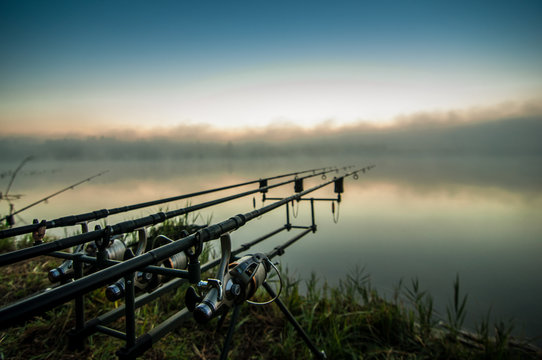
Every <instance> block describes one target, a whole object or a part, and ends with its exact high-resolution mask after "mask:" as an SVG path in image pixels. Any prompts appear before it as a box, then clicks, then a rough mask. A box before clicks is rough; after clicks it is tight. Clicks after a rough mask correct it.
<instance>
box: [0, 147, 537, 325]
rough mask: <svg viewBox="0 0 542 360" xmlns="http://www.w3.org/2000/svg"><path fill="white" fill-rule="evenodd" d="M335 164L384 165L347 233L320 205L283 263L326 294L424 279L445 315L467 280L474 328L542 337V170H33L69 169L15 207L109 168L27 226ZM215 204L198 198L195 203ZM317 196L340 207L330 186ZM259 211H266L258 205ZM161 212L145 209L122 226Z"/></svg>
mask: <svg viewBox="0 0 542 360" xmlns="http://www.w3.org/2000/svg"><path fill="white" fill-rule="evenodd" d="M337 163H339V164H341V165H343V164H344V165H348V164H360V165H362V166H364V165H368V164H370V163H376V165H377V167H376V168H375V169H374V170H373V171H371V172H370V173H368V174H367V175H364V176H361V177H360V179H359V180H358V181H353V180H352V179H348V180H347V181H346V182H345V194H344V197H343V202H342V204H341V209H340V221H339V224H337V225H336V224H334V223H333V220H332V214H331V209H330V205H329V204H328V203H321V204H317V208H316V221H317V224H318V232H317V233H316V234H314V235H309V236H308V237H306V238H304V239H303V240H301V241H300V242H299V243H296V244H295V245H294V246H292V247H291V248H289V249H288V250H287V252H286V254H285V255H284V256H283V257H282V258H281V262H282V264H283V266H284V267H288V269H289V270H290V271H291V272H293V273H295V274H297V275H299V276H301V277H303V278H308V277H309V275H310V273H311V272H313V271H314V272H315V273H316V274H317V276H319V277H320V278H321V279H323V280H326V281H328V282H329V283H336V282H337V281H339V280H340V279H341V278H342V277H344V276H345V274H347V273H348V272H349V271H351V270H352V269H353V268H355V267H356V266H359V267H364V268H365V269H366V271H367V272H368V273H370V274H371V279H372V282H373V285H375V286H376V287H377V289H379V290H380V291H382V292H385V293H387V294H388V295H390V296H391V293H392V291H393V288H394V286H395V285H396V284H397V283H398V281H399V279H401V278H403V279H405V280H406V282H407V283H408V282H409V280H410V279H412V278H415V277H417V278H419V280H420V282H421V284H422V286H423V287H425V288H426V289H427V290H429V291H430V292H431V293H432V294H433V295H434V297H435V302H436V304H437V311H439V312H440V313H441V315H442V316H444V314H445V313H444V311H445V306H446V304H447V303H449V301H450V299H451V295H452V282H453V279H454V278H455V276H456V274H459V276H460V278H461V285H462V288H463V291H465V292H467V293H468V294H469V308H468V309H469V314H470V318H469V320H470V323H471V324H472V321H477V320H479V319H481V317H482V316H484V315H485V313H486V311H487V310H488V309H490V308H491V309H492V312H493V314H494V315H495V316H496V317H497V318H501V319H508V318H514V319H516V328H517V330H518V331H519V332H520V333H521V332H523V331H524V332H525V333H526V334H527V335H531V336H533V335H540V330H539V329H541V328H542V309H541V308H540V306H539V304H540V303H541V302H542V289H541V288H540V285H539V284H540V283H541V280H542V275H540V274H542V265H541V264H540V261H539V259H538V258H539V256H540V254H541V253H542V224H541V222H540V219H541V218H542V206H541V205H542V165H541V162H540V161H539V159H536V158H444V159H443V158H427V157H426V158H410V159H405V158H401V159H397V158H380V159H373V161H368V160H365V159H360V158H354V157H353V158H350V159H344V158H342V159H339V160H338V159H333V158H320V159H304V158H297V159H290V160H288V161H284V159H271V160H266V161H248V160H247V161H242V162H235V161H233V160H228V161H224V162H214V161H181V160H180V161H167V162H153V161H140V162H138V161H132V162H101V163H98V162H79V163H68V162H56V163H51V162H49V163H39V162H35V163H34V164H32V165H33V166H34V167H35V169H34V170H36V171H39V170H44V169H53V168H54V169H60V170H59V171H56V172H48V173H47V172H42V173H41V174H42V175H39V176H30V175H27V176H21V178H20V179H18V181H17V183H16V184H14V189H16V191H17V192H20V193H24V194H25V195H26V196H25V198H23V199H21V200H19V202H17V203H16V208H17V207H19V208H20V207H22V206H24V205H26V201H28V202H31V201H33V200H34V199H37V198H40V197H43V196H44V195H47V194H48V193H51V192H54V191H56V190H58V189H59V188H61V187H63V186H65V185H66V184H69V183H71V182H74V181H77V180H78V179H80V178H81V177H85V176H87V175H91V174H93V173H95V172H97V171H100V170H105V169H109V170H110V172H109V173H108V175H107V176H104V177H101V178H98V179H95V181H92V182H91V183H89V184H85V185H83V186H81V187H79V188H77V189H76V190H74V191H73V192H72V193H67V194H66V195H63V196H59V197H57V198H54V199H53V200H51V201H50V203H49V204H46V205H41V206H37V207H35V208H33V209H31V210H29V211H28V212H25V213H23V214H22V215H23V217H24V218H25V219H26V220H27V221H28V220H31V219H32V218H38V219H51V218H55V217H59V216H63V215H67V214H69V213H79V212H86V211H89V210H96V209H101V208H112V207H117V206H122V205H127V204H132V203H137V202H142V201H148V200H154V199H157V198H163V197H169V196H173V195H178V194H183V193H187V192H193V191H198V190H202V189H206V188H212V187H217V186H223V185H227V184H233V183H237V182H241V181H246V180H252V179H255V178H259V177H265V176H272V175H275V174H277V173H284V172H288V171H291V170H293V169H298V170H300V169H306V168H309V167H318V166H329V165H332V164H337ZM9 165H10V164H2V167H3V168H4V167H6V168H7V167H9ZM2 170H4V169H2ZM317 183H318V179H313V180H311V181H309V182H308V183H307V184H306V188H308V187H309V186H310V185H311V184H313V185H314V184H317ZM249 188H250V187H249ZM252 188H254V187H252ZM292 188H293V186H292ZM291 190H292V189H285V190H276V191H273V193H272V194H271V195H273V196H274V195H277V196H279V195H286V194H288V193H289V192H291ZM234 192H235V190H234V191H227V192H222V193H220V195H224V196H225V195H227V194H231V193H234ZM215 196H216V194H214V195H208V196H203V197H198V198H194V199H192V200H190V203H192V204H195V203H199V202H203V201H206V200H210V199H212V198H214V197H215ZM315 196H333V194H332V187H330V188H329V189H325V190H322V191H319V192H318V193H315ZM257 203H258V205H260V204H261V202H260V199H259V197H257ZM186 204H187V201H181V202H178V203H172V204H169V205H166V206H162V207H161V208H162V209H164V208H168V209H176V208H179V207H182V206H185V205H186ZM2 205H3V204H2ZM299 207H300V209H299V210H300V217H299V218H298V219H296V222H297V223H299V224H308V223H310V219H309V218H308V211H307V210H308V203H307V202H302V203H300V204H299ZM251 208H252V197H250V198H245V199H239V200H236V201H233V202H231V203H227V204H223V205H220V206H217V207H215V208H212V209H210V210H205V211H202V212H201V218H200V219H199V220H198V221H203V220H202V219H212V221H213V222H217V221H221V220H224V219H226V218H228V217H230V216H232V215H234V214H237V213H240V212H246V211H249V210H251ZM159 210H160V207H153V208H150V209H145V210H138V211H136V212H133V213H130V214H128V215H125V217H127V218H135V217H139V216H145V215H148V214H151V213H154V212H156V211H159ZM0 211H2V212H4V211H6V209H4V208H2V209H1V210H0ZM123 218H124V217H120V216H117V217H114V218H112V219H110V220H109V221H110V222H116V221H120V220H121V219H123ZM284 218H285V215H284V211H283V210H279V211H277V212H275V213H273V214H270V216H266V217H264V218H262V219H260V220H256V221H254V223H253V224H252V223H251V224H249V226H247V227H246V228H243V229H240V230H238V231H236V232H235V233H234V234H233V240H234V243H236V244H241V243H243V242H246V241H249V240H252V239H253V238H254V237H256V236H258V235H261V234H263V233H265V232H267V231H271V230H273V229H274V228H276V227H278V226H280V225H282V224H283V223H284ZM60 235H62V234H60ZM291 236H292V234H288V233H284V234H281V235H280V236H279V237H277V238H276V239H273V240H271V241H270V242H266V243H264V244H263V245H260V246H259V247H258V248H256V249H255V251H267V250H270V249H272V248H273V247H274V246H276V245H278V244H280V243H281V242H283V241H285V240H286V239H288V238H289V237H291Z"/></svg>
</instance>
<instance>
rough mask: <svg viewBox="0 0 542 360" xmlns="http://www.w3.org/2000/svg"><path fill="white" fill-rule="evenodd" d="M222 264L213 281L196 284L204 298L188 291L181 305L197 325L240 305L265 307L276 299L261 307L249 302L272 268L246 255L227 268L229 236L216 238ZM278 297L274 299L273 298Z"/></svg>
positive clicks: (263, 259)
mask: <svg viewBox="0 0 542 360" xmlns="http://www.w3.org/2000/svg"><path fill="white" fill-rule="evenodd" d="M220 241H221V243H220V244H221V250H222V260H221V262H220V266H219V270H218V273H217V278H216V279H208V280H207V281H200V282H199V283H198V284H197V287H198V288H199V289H201V290H204V291H206V294H205V296H200V295H198V293H197V291H196V289H194V288H193V287H190V288H188V290H187V291H186V294H185V303H186V307H187V308H188V310H189V311H191V312H192V313H193V315H194V319H195V320H196V321H197V322H198V323H206V322H208V321H209V320H211V319H212V318H213V317H215V316H216V315H219V314H223V313H225V312H227V311H228V310H229V309H230V308H231V307H232V306H234V305H239V304H241V303H243V302H244V301H246V302H249V303H252V304H268V303H271V302H272V301H274V300H275V299H276V297H275V298H274V299H272V300H270V301H267V302H265V303H254V302H251V301H250V300H249V299H250V298H251V297H252V296H253V295H254V294H255V293H256V290H257V289H258V287H259V286H260V285H261V284H263V282H264V281H265V280H266V278H267V274H268V272H269V271H270V270H271V268H272V267H273V268H274V269H275V270H276V271H277V273H278V270H277V269H276V267H275V265H274V264H273V263H272V262H271V261H270V260H269V259H268V258H267V256H265V255H264V254H261V253H258V254H253V255H246V256H243V257H242V258H240V259H238V260H236V261H234V262H232V263H230V264H227V263H228V262H229V259H230V256H231V239H230V235H229V234H224V235H222V236H221V237H220ZM277 297H278V295H277Z"/></svg>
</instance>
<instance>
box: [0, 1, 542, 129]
mask: <svg viewBox="0 0 542 360" xmlns="http://www.w3.org/2000/svg"><path fill="white" fill-rule="evenodd" d="M540 44H542V2H541V1H539V0H534V1H531V0H521V1H434V0H433V1H386V0H384V1H363V0H359V1H316V0H313V1H259V0H252V1H235V0H230V1H211V0H207V1H168V0H162V1H137V0H135V1H134V0H132V1H57V0H51V1H25V0H16V1H7V0H0V135H2V134H3V135H4V136H15V135H37V136H66V135H73V136H77V135H97V134H106V135H111V134H114V133H116V132H119V133H120V132H123V131H124V132H126V131H128V132H130V131H131V132H132V133H134V134H136V133H137V134H144V133H153V132H154V133H167V132H168V131H169V130H170V129H179V128H180V129H186V131H187V132H190V131H197V130H198V129H201V128H202V127H206V128H212V129H214V130H216V131H218V132H220V131H221V130H223V131H230V132H232V131H233V132H235V131H237V132H242V131H245V130H246V129H261V128H264V129H265V128H268V127H277V126H279V127H285V128H286V127H289V126H296V127H302V128H315V127H320V128H321V127H322V126H324V127H344V126H351V125H352V124H358V123H368V124H375V125H379V124H389V123H390V122H393V121H396V120H397V119H401V118H405V117H409V116H412V114H419V113H429V114H435V113H439V112H442V113H447V112H450V111H454V110H461V111H470V110H472V109H494V108H501V109H503V108H507V107H508V106H507V105H506V104H511V105H510V106H515V107H521V106H522V104H525V103H530V104H532V103H537V102H538V101H539V100H540V99H542V46H541V45H540ZM503 104H504V105H503Z"/></svg>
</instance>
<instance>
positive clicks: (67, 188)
mask: <svg viewBox="0 0 542 360" xmlns="http://www.w3.org/2000/svg"><path fill="white" fill-rule="evenodd" d="M19 168H20V167H19ZM17 170H18V169H17ZM108 171H109V170H105V171H102V172H100V173H98V174H95V175H92V176H90V177H88V178H86V179H83V180H81V181H79V182H77V183H75V184H73V185H70V186H67V187H65V188H64V189H61V190H59V191H57V192H55V193H53V194H51V195H48V196H46V197H44V198H42V199H40V200H38V201H36V202H33V203H32V204H30V205H27V206H25V207H24V208H22V209H19V210H17V211H15V212H10V214H9V215H7V216H5V217H3V218H2V219H0V221H4V220H7V222H8V224H9V225H13V224H14V223H15V221H14V220H13V216H14V215H17V214H19V213H21V212H23V211H25V210H28V209H30V208H31V207H34V206H36V205H38V204H39V203H42V202H44V201H47V200H49V199H50V198H52V197H55V196H57V195H59V194H62V193H63V192H65V191H68V190H72V189H73V188H74V187H76V186H79V185H81V184H83V183H85V182H87V181H90V180H92V179H94V178H96V177H98V176H101V175H103V174H105V173H107V172H108ZM10 185H11V183H10ZM39 226H40V224H33V225H29V227H31V228H32V230H31V231H34V230H35V229H37V228H38V227H39ZM26 232H29V231H26ZM26 232H23V233H22V234H24V233H26ZM8 236H9V235H8ZM8 236H5V237H8ZM2 238H4V237H3V236H2V235H0V239H2Z"/></svg>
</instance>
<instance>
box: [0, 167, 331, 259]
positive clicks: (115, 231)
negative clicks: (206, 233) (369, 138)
mask: <svg viewBox="0 0 542 360" xmlns="http://www.w3.org/2000/svg"><path fill="white" fill-rule="evenodd" d="M332 171H337V170H336V169H330V170H324V171H320V172H315V173H313V174H310V175H306V176H303V177H299V178H295V179H291V180H286V181H283V182H281V183H277V184H273V185H268V186H264V187H259V188H258V189H254V190H249V191H245V192H242V193H239V194H235V195H230V196H226V197H223V198H219V199H215V200H211V201H207V202H204V203H200V204H196V205H192V206H188V207H185V208H181V209H177V210H172V211H168V212H158V213H155V214H152V215H149V216H146V217H142V218H139V219H135V220H127V221H123V222H120V223H118V224H115V225H112V226H107V227H105V228H104V229H96V230H94V231H89V232H86V233H83V234H79V235H73V236H69V237H66V238H64V239H59V240H55V241H51V242H47V243H42V244H38V245H34V246H32V247H29V248H25V249H21V250H16V251H12V252H9V253H5V254H0V267H1V266H5V265H9V264H13V263H16V262H18V261H22V260H26V259H29V258H33V257H36V256H39V255H45V254H47V253H49V252H51V251H57V250H62V249H66V248H68V247H72V246H76V245H80V244H84V243H86V242H89V241H92V240H97V239H102V240H103V241H102V243H108V239H109V238H110V237H111V236H114V235H119V234H124V233H127V232H130V231H134V230H136V229H139V228H142V227H145V226H150V225H156V224H159V223H161V222H164V221H166V220H167V219H170V218H173V217H177V216H180V215H185V214H188V213H190V212H193V211H196V210H201V209H204V208H207V207H210V206H214V205H218V204H221V203H224V202H227V201H231V200H235V199H238V198H241V197H244V196H248V195H252V194H255V193H257V192H266V191H268V190H269V189H272V188H276V187H279V186H283V185H286V184H289V183H292V182H295V181H299V179H307V178H311V177H315V176H319V175H325V174H327V173H330V172H332Z"/></svg>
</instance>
